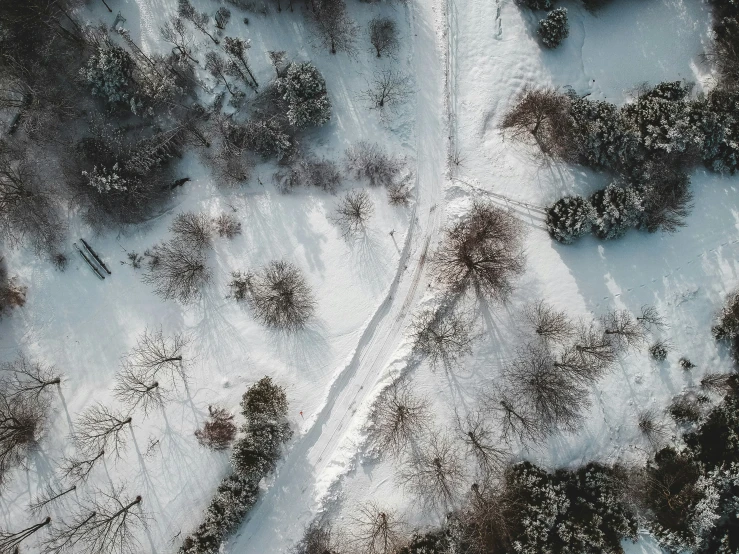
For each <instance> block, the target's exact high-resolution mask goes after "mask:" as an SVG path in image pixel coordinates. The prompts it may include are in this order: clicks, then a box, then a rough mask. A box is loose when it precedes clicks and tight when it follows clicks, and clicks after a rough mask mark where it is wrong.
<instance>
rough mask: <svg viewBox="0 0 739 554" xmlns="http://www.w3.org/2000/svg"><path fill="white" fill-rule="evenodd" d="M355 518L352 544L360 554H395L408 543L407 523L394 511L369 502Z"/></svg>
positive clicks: (362, 506) (359, 508) (352, 529)
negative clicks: (406, 534)
mask: <svg viewBox="0 0 739 554" xmlns="http://www.w3.org/2000/svg"><path fill="white" fill-rule="evenodd" d="M357 512H358V514H357V515H356V516H353V517H352V518H351V519H352V525H351V530H350V532H349V534H350V538H349V540H350V543H351V544H352V546H353V547H354V549H356V552H358V553H360V554H393V553H395V552H397V551H398V549H399V548H400V547H402V546H403V544H404V543H405V541H406V536H405V523H404V522H403V521H402V520H401V519H400V518H399V517H398V514H397V513H396V512H395V511H393V510H388V509H384V508H381V507H380V506H378V505H377V504H375V503H374V502H368V503H366V504H363V505H361V506H359V507H358V508H357Z"/></svg>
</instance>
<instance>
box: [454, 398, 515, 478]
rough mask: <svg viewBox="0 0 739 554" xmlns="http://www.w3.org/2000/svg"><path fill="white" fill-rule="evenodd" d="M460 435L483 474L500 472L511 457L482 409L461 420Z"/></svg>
mask: <svg viewBox="0 0 739 554" xmlns="http://www.w3.org/2000/svg"><path fill="white" fill-rule="evenodd" d="M459 436H460V438H461V440H462V441H463V442H464V443H465V444H466V445H467V450H468V451H469V452H470V453H471V454H472V455H473V456H474V457H475V460H477V465H478V466H479V467H480V471H481V473H482V475H485V476H489V475H496V474H499V473H500V472H501V471H502V469H503V467H504V466H505V464H506V463H507V462H508V460H509V459H510V456H511V453H510V451H509V450H508V449H507V448H506V447H505V446H504V445H502V444H500V442H499V441H498V440H497V437H496V433H495V432H494V431H493V429H492V428H491V427H490V421H489V420H488V418H487V417H485V414H483V413H482V412H481V411H475V412H472V413H469V414H467V417H466V418H465V419H464V421H460V422H459Z"/></svg>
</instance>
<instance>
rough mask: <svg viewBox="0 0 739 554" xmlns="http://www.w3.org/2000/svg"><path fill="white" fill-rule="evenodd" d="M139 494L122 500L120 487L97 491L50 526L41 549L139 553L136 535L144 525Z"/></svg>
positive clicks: (89, 553)
mask: <svg viewBox="0 0 739 554" xmlns="http://www.w3.org/2000/svg"><path fill="white" fill-rule="evenodd" d="M141 502H142V498H141V496H136V497H135V498H128V499H124V498H123V496H122V493H121V490H120V489H114V490H113V491H112V492H110V493H104V492H102V491H99V492H98V493H97V494H95V495H94V496H93V497H92V499H91V500H89V501H87V502H84V503H83V504H81V505H80V506H79V507H78V508H77V510H76V513H75V514H74V515H73V516H72V517H70V518H69V519H68V520H66V521H61V522H59V523H58V524H55V525H53V526H52V529H51V531H50V532H49V537H48V539H47V540H46V541H44V551H45V552H49V553H54V554H57V553H59V554H61V553H63V552H79V553H81V554H129V553H130V554H133V553H134V552H140V549H139V543H138V540H137V538H136V534H137V533H138V532H139V531H140V530H141V529H144V528H145V527H146V516H145V515H144V514H143V513H142V512H141V508H140V504H141Z"/></svg>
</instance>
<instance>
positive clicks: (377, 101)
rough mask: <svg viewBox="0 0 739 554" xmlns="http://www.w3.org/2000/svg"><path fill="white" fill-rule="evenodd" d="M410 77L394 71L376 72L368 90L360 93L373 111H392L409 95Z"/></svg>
mask: <svg viewBox="0 0 739 554" xmlns="http://www.w3.org/2000/svg"><path fill="white" fill-rule="evenodd" d="M410 83H411V79H410V76H409V75H407V74H405V73H402V72H400V71H397V70H395V69H382V70H379V71H376V72H375V74H374V76H373V78H372V82H370V83H368V88H367V89H366V90H364V91H363V92H362V95H363V96H364V98H365V99H366V100H367V101H368V102H369V103H370V105H371V106H372V108H374V109H380V110H381V109H383V108H389V109H394V108H396V107H398V106H399V105H400V104H402V103H403V102H405V101H406V100H408V97H409V96H410V95H411V92H412V89H411V85H410Z"/></svg>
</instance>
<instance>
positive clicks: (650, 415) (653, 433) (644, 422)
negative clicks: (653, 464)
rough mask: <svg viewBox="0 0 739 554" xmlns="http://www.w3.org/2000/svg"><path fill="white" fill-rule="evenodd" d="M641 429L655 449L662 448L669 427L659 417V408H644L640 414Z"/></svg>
mask: <svg viewBox="0 0 739 554" xmlns="http://www.w3.org/2000/svg"><path fill="white" fill-rule="evenodd" d="M638 424H639V431H640V432H641V434H642V435H644V438H646V439H647V441H649V444H650V445H651V446H652V448H654V449H655V450H656V449H658V448H660V446H661V444H662V443H663V442H664V440H665V438H666V436H667V428H666V426H665V424H664V423H663V422H661V421H660V419H659V414H658V413H657V410H654V409H651V410H644V411H642V412H639V416H638Z"/></svg>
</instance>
